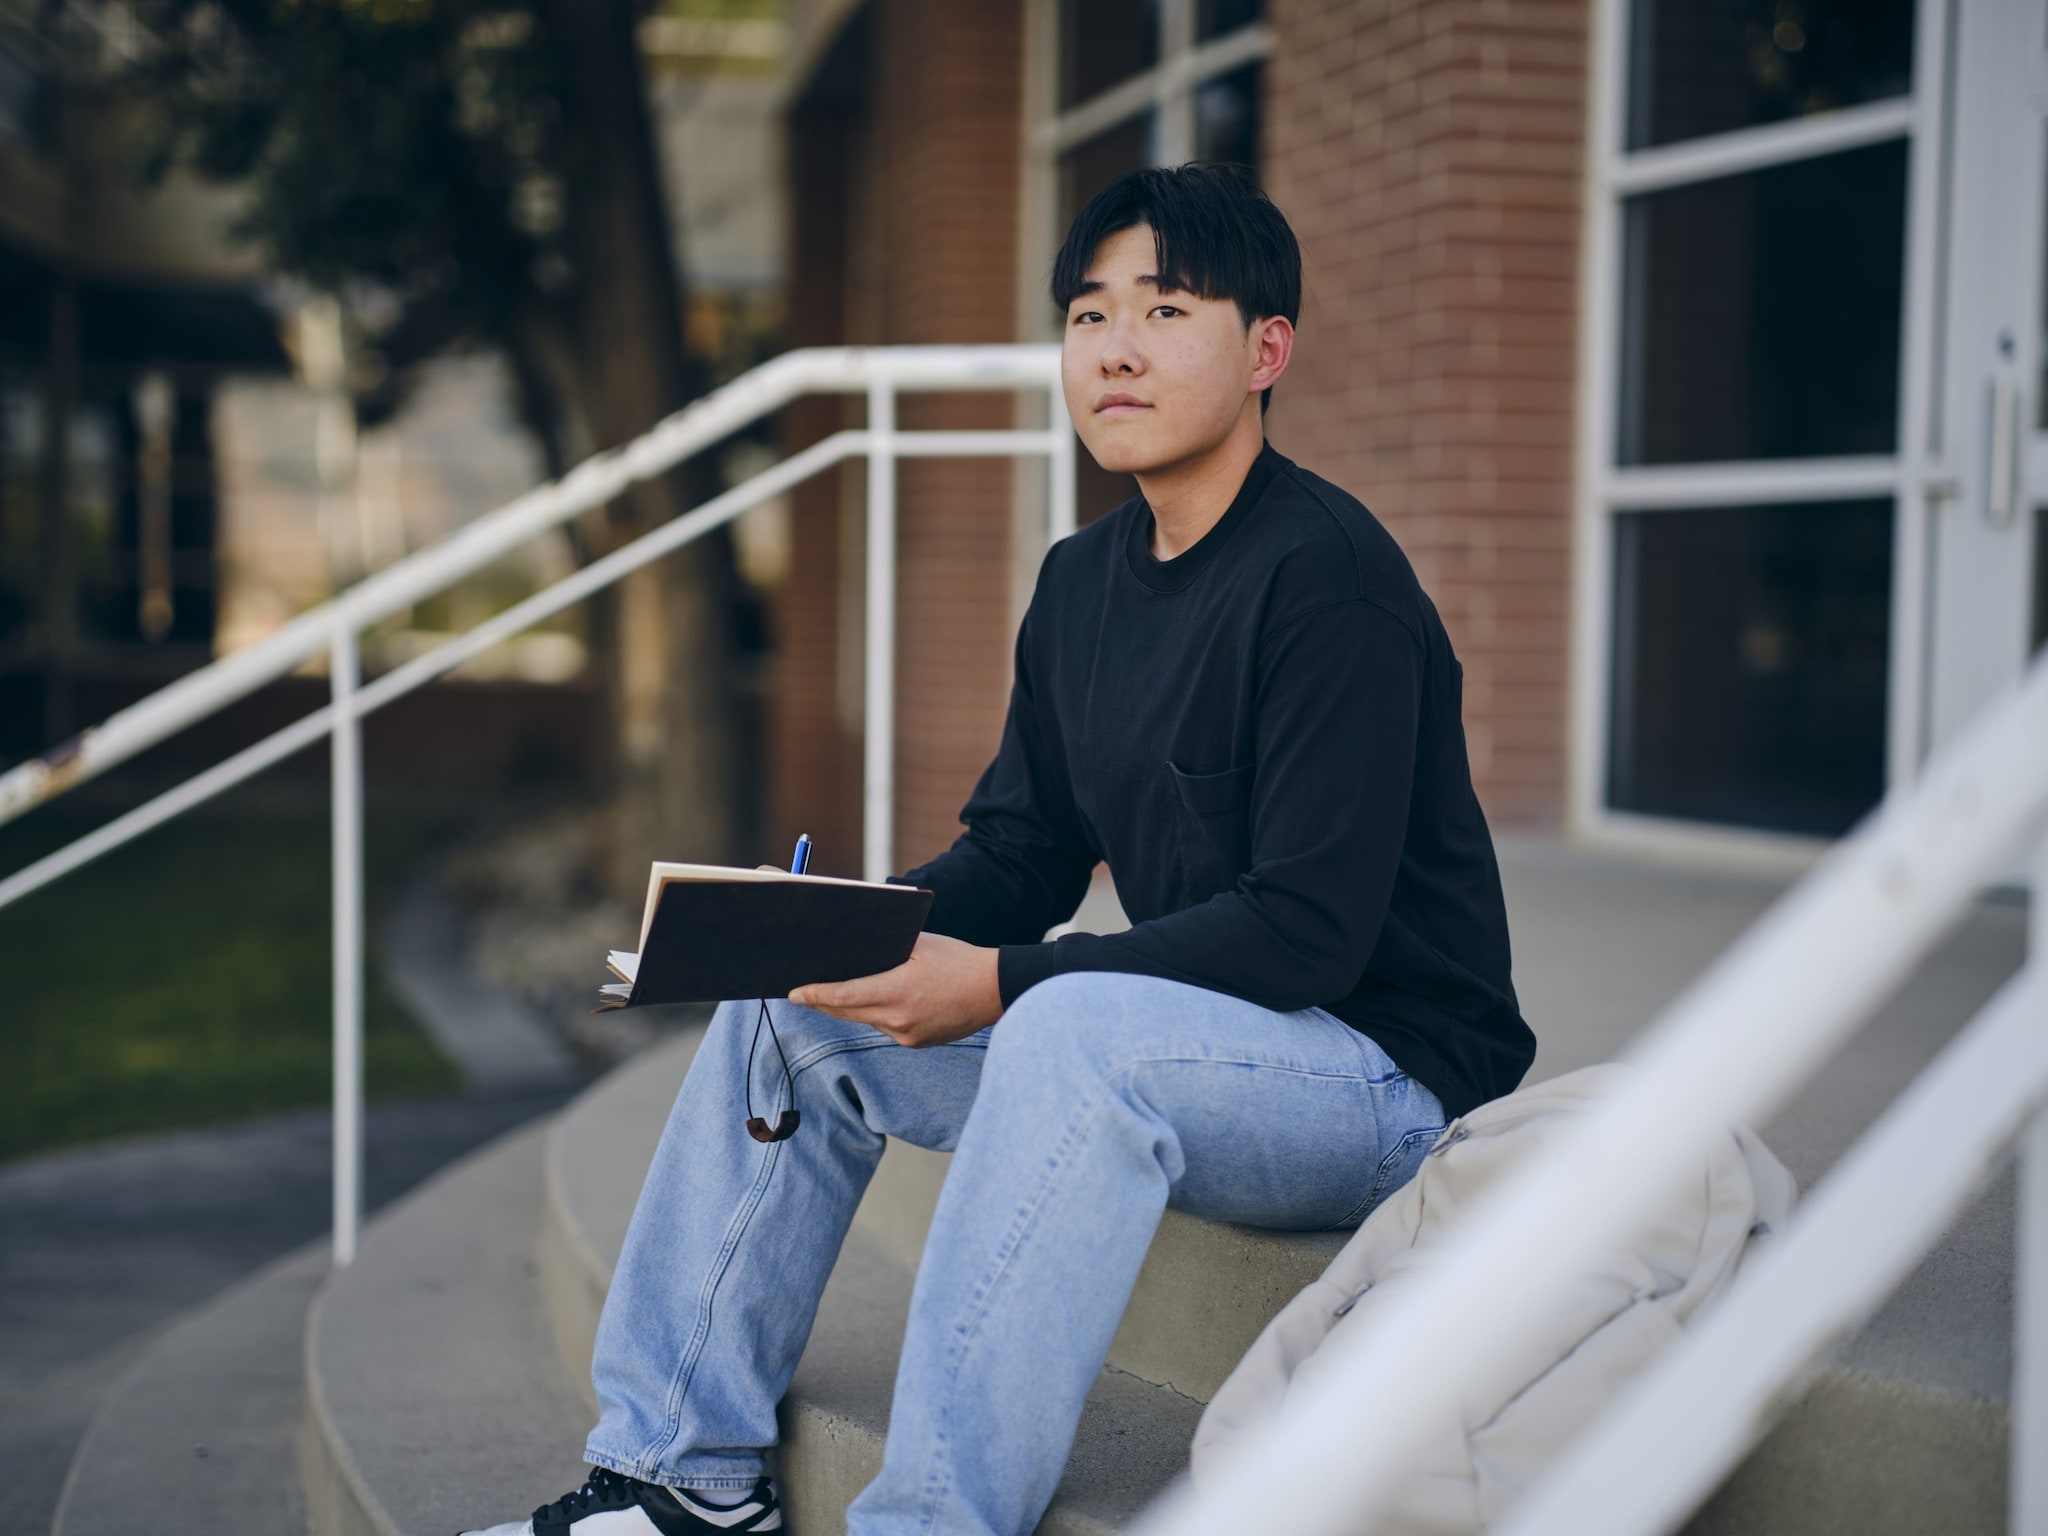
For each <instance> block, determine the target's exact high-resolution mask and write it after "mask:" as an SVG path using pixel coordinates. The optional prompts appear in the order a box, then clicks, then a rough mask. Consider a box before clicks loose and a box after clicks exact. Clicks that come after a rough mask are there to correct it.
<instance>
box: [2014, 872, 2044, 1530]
mask: <svg viewBox="0 0 2048 1536" xmlns="http://www.w3.org/2000/svg"><path fill="white" fill-rule="evenodd" d="M2033 876H2034V878H2033V889H2032V890H2031V892H2029V894H2028V899H2027V964H2028V966H2029V967H2034V966H2041V967H2048V838H2044V839H2043V840H2042V842H2041V844H2040V846H2039V847H2037V848H2036V849H2035V850H2034V865H2033ZM2014 1226H2015V1228H2016V1231H2017V1241H2016V1245H2015V1252H2014V1254H2013V1288H2012V1300H2013V1320H2012V1321H2013V1329H2012V1412H2011V1419H2010V1429H2009V1431H2008V1449H2007V1453H2006V1454H2007V1457H2008V1461H2007V1465H2008V1467H2009V1468H2010V1473H2009V1492H2008V1494H2007V1498H2008V1500H2009V1501H2010V1502H2009V1506H2008V1507H2009V1511H2010V1512H2009V1514H2008V1517H2007V1518H2008V1522H2009V1528H2010V1530H2011V1531H2012V1533H2013V1536H2048V1111H2043V1112H2042V1113H2040V1114H2037V1115H2035V1116H2034V1123H2033V1124H2032V1125H2031V1126H2029V1127H2028V1128H2027V1131H2026V1133H2025V1134H2024V1135H2023V1136H2021V1137H2020V1144H2019V1210H2018V1212H2017V1220H2016V1221H2015V1223H2014Z"/></svg>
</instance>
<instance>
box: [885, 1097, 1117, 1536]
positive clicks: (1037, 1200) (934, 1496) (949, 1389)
mask: <svg viewBox="0 0 2048 1536" xmlns="http://www.w3.org/2000/svg"><path fill="white" fill-rule="evenodd" d="M1107 1085H1108V1074H1105V1075H1104V1089H1105V1091H1104V1092H1102V1093H1099V1094H1097V1095H1096V1096H1095V1097H1094V1098H1092V1099H1089V1100H1088V1101H1086V1102H1085V1103H1083V1104H1082V1105H1080V1106H1079V1107H1078V1108H1077V1109H1076V1110H1075V1111H1074V1114H1073V1116H1072V1117H1071V1118H1070V1119H1069V1120H1068V1121H1067V1126H1066V1129H1065V1130H1064V1131H1062V1132H1061V1133H1060V1139H1059V1142H1058V1143H1057V1144H1056V1145H1055V1146H1054V1148H1053V1151H1052V1153H1051V1155H1050V1156H1049V1157H1048V1158H1047V1160H1046V1166H1045V1170H1044V1173H1043V1176H1042V1177H1041V1179H1040V1181H1039V1185H1038V1188H1037V1190H1035V1191H1034V1192H1033V1194H1032V1196H1031V1199H1030V1201H1029V1203H1028V1204H1026V1205H1025V1206H1024V1207H1023V1208H1022V1209H1020V1210H1019V1211H1018V1213H1017V1217H1016V1219H1015V1220H1014V1221H1013V1222H1012V1223H1011V1225H1010V1232H1009V1234H1008V1235H1007V1237H1006V1238H1005V1239H1004V1241H1003V1244H1002V1246H1001V1247H1000V1248H999V1249H998V1250H997V1255H996V1262H995V1265H994V1267H993V1268H992V1270H991V1271H990V1272H989V1273H988V1275H987V1276H985V1278H984V1280H983V1282H982V1283H981V1284H980V1285H978V1286H977V1287H976V1288H975V1291H974V1295H973V1296H972V1298H971V1299H970V1302H969V1306H970V1311H971V1314H972V1315H971V1316H970V1317H969V1318H968V1319H967V1320H966V1321H964V1322H961V1323H956V1324H954V1325H953V1327H952V1329H951V1332H952V1334H953V1338H952V1340H951V1341H950V1343H949V1344H948V1346H947V1351H946V1355H947V1359H946V1385H945V1396H944V1397H943V1398H942V1399H941V1400H940V1402H939V1405H938V1411H937V1412H936V1413H934V1414H933V1416H932V1417H933V1434H932V1439H933V1442H934V1443H933V1462H932V1468H931V1470H930V1471H929V1472H928V1473H927V1474H926V1478H925V1492H924V1497H925V1498H926V1500H927V1501H928V1503H927V1505H926V1511H925V1518H924V1523H923V1527H922V1529H923V1533H924V1536H932V1533H933V1532H934V1531H936V1530H937V1528H938V1518H939V1501H940V1499H942V1498H943V1497H944V1496H945V1494H946V1492H947V1487H948V1485H947V1483H946V1481H945V1477H944V1469H945V1466H946V1456H945V1450H946V1447H947V1446H948V1445H950V1444H951V1441H952V1435H951V1431H950V1429H949V1427H948V1425H949V1422H950V1419H951V1415H952V1409H953V1402H954V1399H955V1398H956V1397H957V1396H958V1395H959V1388H960V1372H961V1370H962V1369H963V1368H964V1367H965V1365H966V1360H967V1348H968V1346H969V1345H970V1344H971V1343H972V1342H973V1340H974V1338H975V1336H976V1335H977V1334H978V1333H979V1332H980V1330H981V1325H982V1323H983V1322H985V1321H986V1320H987V1318H988V1302H989V1298H990V1297H991V1296H992V1295H993V1294H994V1293H995V1289H996V1287H997V1286H998V1285H999V1284H1001V1283H1002V1278H1003V1276H1004V1274H1006V1273H1007V1272H1008V1270H1009V1267H1010V1264H1011V1262H1012V1261H1013V1260H1014V1259H1015V1258H1016V1256H1017V1254H1018V1252H1019V1251H1020V1250H1021V1249H1022V1248H1023V1246H1024V1239H1025V1237H1026V1236H1027V1235H1028V1234H1029V1232H1030V1230H1031V1227H1032V1226H1033V1224H1034V1223H1035V1222H1036V1220H1037V1217H1038V1212H1039V1210H1040V1208H1041V1207H1042V1206H1043V1205H1044V1204H1045V1201H1046V1199H1047V1197H1048V1196H1049V1195H1050V1193H1051V1191H1052V1188H1053V1185H1054V1184H1055V1183H1057V1182H1058V1178H1059V1175H1060V1173H1061V1172H1063V1171H1064V1169H1065V1168H1066V1166H1067V1164H1068V1163H1069V1162H1070V1161H1071V1159H1072V1157H1073V1154H1074V1150H1075V1148H1076V1147H1077V1146H1078V1145H1080V1143H1081V1141H1082V1140H1083V1137H1082V1135H1081V1131H1082V1128H1083V1125H1084V1123H1085V1122H1087V1121H1088V1120H1090V1119H1091V1117H1093V1115H1094V1112H1095V1111H1096V1110H1097V1109H1098V1108H1099V1107H1100V1106H1101V1105H1102V1104H1103V1103H1104V1102H1105V1101H1106V1100H1107V1099H1108V1097H1109V1094H1108V1092H1107Z"/></svg>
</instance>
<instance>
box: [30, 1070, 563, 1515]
mask: <svg viewBox="0 0 2048 1536" xmlns="http://www.w3.org/2000/svg"><path fill="white" fill-rule="evenodd" d="M566 1097H567V1093H566V1091H565V1090H551V1091H548V1092H545V1093H539V1094H533V1093H526V1094H519V1095H505V1096H497V1097H491V1098H477V1097H469V1098H461V1099H435V1100H422V1101H418V1102H414V1103H402V1104H384V1105H377V1106H373V1107H372V1108H371V1109H370V1110H369V1111H368V1114H367V1117H366V1123H365V1137H364V1140H365V1146H366V1154H365V1169H364V1179H365V1184H364V1193H365V1202H366V1204H367V1205H368V1206H370V1207H371V1208H375V1207H377V1206H381V1205H383V1204H385V1203H387V1202H389V1201H390V1200H392V1199H393V1198H395V1197H396V1196H398V1195H400V1194H403V1193H404V1192H405V1191H406V1190H408V1189H411V1188H412V1187H413V1186H414V1185H416V1184H418V1183H419V1182H420V1181H421V1180H423V1179H425V1178H426V1177H427V1176H428V1175H429V1174H431V1173H433V1172H435V1171H436V1170H437V1169H439V1168H441V1167H443V1166H444V1165H445V1164H447V1163H448V1162H449V1161H451V1160H452V1159H453V1158H455V1157H458V1156H460V1155H461V1154H462V1153H464V1152H467V1151H468V1150H470V1149H471V1148H473V1147H476V1146H480V1145H482V1144H483V1143H484V1142H486V1141H489V1140H491V1139H492V1138H493V1137H495V1136H497V1135H499V1134H501V1133H502V1132H503V1131H505V1130H507V1129H509V1128H510V1127H512V1126H515V1125H519V1124H522V1123H523V1122H525V1121H528V1120H531V1119H533V1118H534V1117H536V1116H538V1115H542V1114H546V1113H548V1112H550V1111H552V1110H553V1109H555V1108H556V1107H557V1106H559V1105H560V1104H561V1103H562V1102H563V1100H564V1099H565V1098H566ZM329 1167H330V1165H329V1137H328V1118H327V1116H326V1114H325V1113H322V1112H307V1113H299V1114H292V1115H284V1116H278V1117H275V1118H272V1119H266V1120H261V1121H255V1122H251V1123H247V1124H242V1125H236V1126H231V1127H226V1128H222V1129H218V1130H205V1131H189V1132H180V1133H177V1134H174V1135H168V1136H152V1137H145V1138H138V1139H135V1140H130V1141H123V1142H115V1143H110V1144H107V1145H103V1146H96V1147H89V1148H84V1149H81V1150H78V1151H72V1152H60V1153H53V1154H50V1155H47V1156H43V1157H38V1158H31V1159H27V1160H25V1161H22V1162H18V1163H13V1164H8V1165H5V1166H0V1486H5V1487H6V1488H7V1490H8V1518H7V1527H8V1529H9V1530H20V1531H42V1530H47V1529H49V1524H50V1519H51V1516H52V1514H53V1512H54V1510H55V1508H56V1503H57V1496H58V1491H59V1488H60V1487H61V1485H62V1483H63V1479H64V1473H65V1469H66V1467H67V1466H68V1465H69V1463H70V1461H71V1457H72V1454H73V1452H74V1451H75V1450H76V1448H77V1446H78V1443H79V1439H80V1437H81V1436H82V1435H83V1433H84V1432H85V1429H86V1426H87V1425H88V1423H89V1422H90V1421H91V1418H92V1414H93V1411H94V1409H95V1408H96V1406H97V1405H98V1403H99V1402H100V1400H101V1398H102V1396H103V1395H104V1394H105V1393H106V1391H107V1389H108V1388H109V1387H110V1386H111V1385H112V1384H113V1383H114V1382H115V1381H116V1380H117V1379H118V1378H119V1377H120V1376H121V1373H122V1372H123V1371H124V1370H125V1369H126V1367H127V1366H128V1365H129V1364H131V1363H132V1362H133V1361H134V1359H135V1358H136V1356H137V1355H138V1354H139V1353H140V1352H141V1351H142V1350H143V1349H144V1348H146V1347H147V1345H148V1344H149V1343H150V1341H152V1340H153V1339H154V1338H155V1337H156V1336H157V1335H158V1333H159V1332H160V1331H161V1329H162V1328H163V1327H164V1326H165V1325H166V1324H167V1323H168V1322H170V1321H171V1320H172V1319H174V1318H176V1317H177V1316H179V1315H180V1314H182V1313H184V1312H186V1311H188V1310H189V1309H191V1308H193V1307H196V1306H198V1305H199V1304H200V1303H202V1302H204V1301H205V1300H206V1299H207V1298H209V1297H211V1296H213V1295H215V1294H216V1293H217V1292H219V1291H221V1290H223V1289H224V1288H225V1287H227V1286H229V1285H231V1284H233V1283H234V1282H235V1281H237V1280H239V1279H240V1278H242V1277H243V1276H244V1275H247V1274H249V1273H251V1272H252V1271H254V1270H256V1269H258V1268H259V1267H261V1266H262V1265H264V1264H266V1263H268V1262H269V1261H271V1260H273V1259H275V1258H277V1257H278V1256H280V1255H282V1254H285V1253H288V1252H290V1251H291V1250H292V1249H294V1248H297V1247H299V1246H300V1245H302V1244H304V1243H306V1242H309V1241H311V1240H313V1239H315V1238H317V1237H319V1236H321V1235H322V1234H323V1233H324V1232H326V1231H327V1229H328V1223H329V1193H328V1191H329Z"/></svg>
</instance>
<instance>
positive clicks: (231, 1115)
mask: <svg viewBox="0 0 2048 1536" xmlns="http://www.w3.org/2000/svg"><path fill="white" fill-rule="evenodd" d="M91 825H92V823H91V822H86V821H80V820H77V819H75V817H69V816H67V815H65V814H63V813H62V811H61V810H60V809H59V808H57V807H50V808H46V809H44V810H41V811H37V812H33V813H31V814H30V815H28V816H27V817H24V818H23V819H22V820H21V821H19V822H17V823H15V824H14V825H12V826H9V827H5V828H0V872H7V873H11V872H12V871H14V870H17V869H19V868H21V867H22V866H23V865H25V864H28V863H29V862H31V861H32V860H34V859H35V858H37V857H39V856H40V855H42V854H44V853H47V852H50V851H52V850H54V849H56V848H59V847H62V846H63V845H64V844H65V843H67V842H69V841H71V840H72V839H73V838H75V837H77V836H79V835H80V834H81V833H82V832H85V831H87V830H89V828H90V826H91ZM428 845H429V844H428V833H427V832H426V830H425V829H423V828H422V827H420V826H419V825H418V824H416V823H415V824H410V825H408V824H406V823H403V822H399V821H397V820H396V819H395V818H392V817H384V818H381V819H380V818H378V817H376V816H374V815H373V816H372V817H371V818H370V829H369V839H368V848H367V854H368V857H367V873H368V886H369V891H370V928H371V930H372V934H373V937H372V940H371V946H370V961H369V966H368V971H369V974H368V978H367V991H366V996H365V1003H364V1026H365V1041H364V1050H365V1057H364V1071H365V1078H366V1081H367V1086H368V1091H369V1093H370V1094H371V1095H372V1096H373V1097H376V1096H403V1095H409V1094H423V1093H435V1092H445V1091H448V1090H450V1089H453V1088H454V1087H455V1086H456V1073H455V1069H454V1067H453V1066H452V1065H451V1064H450V1063H449V1062H448V1060H447V1059H446V1058H445V1057H444V1056H442V1055H441V1053H440V1051H439V1050H438V1049H436V1048H435V1046H434V1044H433V1042H432V1041H431V1040H429V1039H428V1038H427V1036H426V1035H425V1034H424V1033H422V1031H421V1030H420V1028H419V1026H418V1024H417V1023H416V1022H415V1021H414V1020H413V1019H412V1017H411V1016H410V1015H409V1014H408V1013H407V1012H406V1010H405V1008H404V1007H403V1005H402V1004H400V1003H399V1002H398V1000H397V999H396V998H395V997H394V996H393V995H392V994H391V992H390V990H389V989H388V988H387V987H386V986H385V985H384V983H383V979H382V977H381V975H380V974H379V972H378V969H377V955H376V945H375V940H374V931H375V927H376V912H377V906H376V903H377V899H378V897H379V895H380V894H381V893H383V892H384V891H386V890H388V889H389V888H390V886H391V884H392V881H393V879H394V878H402V877H403V875H404V873H405V872H406V870H407V869H408V868H409V867H411V866H412V865H413V864H414V863H415V862H416V861H417V860H418V859H419V857H420V856H421V854H422V852H423V851H424V850H425V848H426V847H427V846H428ZM329 879H330V875H329V864H328V824H327V820H326V817H325V815H324V813H321V814H318V815H304V816H298V815H281V814H266V815H261V816H257V815H250V816H246V817H234V816H230V815H228V814H226V813H223V812H213V813H208V812H204V811H202V812H199V813H195V815H194V816H187V817H184V818H181V819H179V820H177V821H174V822H172V823H170V824H169V825H167V826H163V827H159V828H157V829H156V830H155V831H153V832H148V833H145V834H143V836H142V837H141V838H139V839H137V840H136V841H135V842H133V843H130V844H128V845H127V846H126V847H123V848H119V849H116V850H115V851H114V852H112V853H110V854H107V855H105V856H104V857H102V858H100V859H99V860H97V861H96V862H94V863H92V864H88V865H86V866H85V867H84V868H83V869H79V870H76V871H74V872H72V873H71V874H69V875H66V876H64V877H63V878H62V879H60V880H58V881H57V882H55V883H54V884H52V885H48V886H45V887H44V888H43V889H42V890H40V891H36V892H34V893H32V894H31V895H28V896H25V897H23V898H22V899H21V900H20V901H18V902H16V903H15V904H14V905H12V906H10V907H5V908H0V1083H4V1084H5V1085H6V1088H5V1100H4V1104H5V1107H4V1109H0V1158H6V1157H19V1156H21V1155H22V1154H24V1153H28V1152H36V1151H42V1150H44V1149H47V1148H50V1147H58V1146H65V1145H69V1144H73V1143H77V1142H84V1141H93V1140H97V1139H100V1138H103V1137H108V1136H121V1135H128V1134H132V1133H134V1132H138V1131H155V1130H165V1129H170V1128H173V1127H179V1126H192V1125H207V1124H213V1123H217V1122H220V1121H225V1120H233V1119H240V1118H243V1117H246V1116H250V1115H258V1114H263V1113H267V1112H270V1111H274V1110H281V1109H288V1108H294V1107H299V1106H303V1105H314V1104H325V1103H326V1102H328V1098H329V1094H330V1092H331V1084H332V1077H331V1065H332V1043H331V1042H332V1029H333V1025H332V1015H333V1004H332V1000H331V999H332V991H331V988H332V981H331V970H332V928H331V922H332V918H331V912H330V906H329V900H328V882H329Z"/></svg>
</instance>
